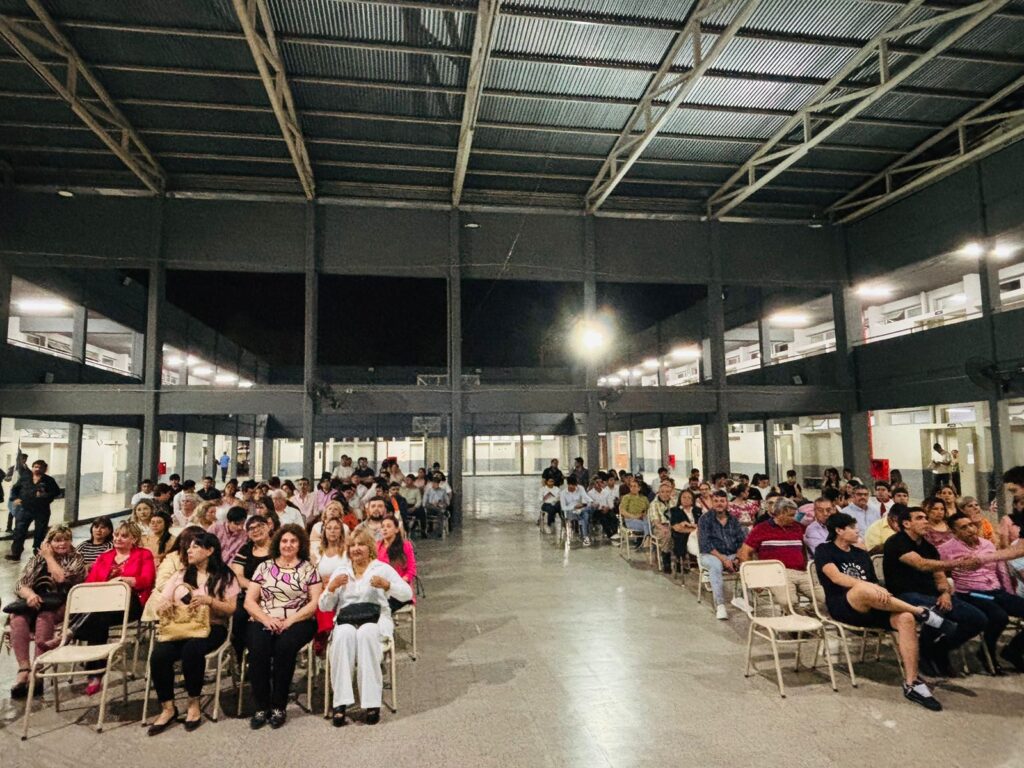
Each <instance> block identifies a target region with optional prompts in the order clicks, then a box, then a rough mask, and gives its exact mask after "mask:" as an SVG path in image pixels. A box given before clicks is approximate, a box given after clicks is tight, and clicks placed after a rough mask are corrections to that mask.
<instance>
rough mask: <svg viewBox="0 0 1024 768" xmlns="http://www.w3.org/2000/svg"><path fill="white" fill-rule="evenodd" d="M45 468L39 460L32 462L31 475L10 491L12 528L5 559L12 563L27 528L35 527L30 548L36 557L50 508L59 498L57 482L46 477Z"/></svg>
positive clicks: (15, 560)
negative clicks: (12, 534)
mask: <svg viewBox="0 0 1024 768" xmlns="http://www.w3.org/2000/svg"><path fill="white" fill-rule="evenodd" d="M46 468H47V464H46V462H45V461H43V460H42V459H37V460H36V461H33V462H32V474H31V475H29V476H28V478H27V479H25V480H19V481H18V482H17V483H15V484H14V487H13V488H12V489H11V496H12V497H13V498H14V518H15V525H14V537H13V539H12V541H11V553H10V554H9V555H6V558H7V559H8V560H11V561H13V562H18V561H19V560H21V553H22V552H23V551H24V550H25V538H26V537H27V536H28V527H29V525H31V524H33V523H34V524H35V535H34V536H33V540H32V545H33V550H34V551H35V552H36V553H38V552H39V547H40V546H41V545H42V543H43V540H44V539H45V538H46V531H47V529H48V528H49V526H50V504H52V503H53V500H54V499H55V498H57V497H58V496H59V495H60V488H59V487H58V486H57V481H56V480H54V479H53V478H52V477H50V476H49V475H48V474H46Z"/></svg>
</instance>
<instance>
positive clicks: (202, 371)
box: [192, 365, 213, 376]
mask: <svg viewBox="0 0 1024 768" xmlns="http://www.w3.org/2000/svg"><path fill="white" fill-rule="evenodd" d="M192 373H194V374H195V375H196V376H209V375H210V374H211V373H213V368H211V367H210V366H208V365H201V366H199V367H198V368H196V369H195V370H193V371H192Z"/></svg>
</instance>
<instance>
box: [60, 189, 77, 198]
mask: <svg viewBox="0 0 1024 768" xmlns="http://www.w3.org/2000/svg"><path fill="white" fill-rule="evenodd" d="M57 194H58V195H60V196H61V197H74V196H75V193H74V192H72V191H71V190H70V189H58V190H57Z"/></svg>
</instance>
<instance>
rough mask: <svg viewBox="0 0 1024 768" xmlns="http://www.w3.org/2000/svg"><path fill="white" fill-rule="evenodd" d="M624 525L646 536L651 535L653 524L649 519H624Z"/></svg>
mask: <svg viewBox="0 0 1024 768" xmlns="http://www.w3.org/2000/svg"><path fill="white" fill-rule="evenodd" d="M622 522H623V524H625V526H626V527H627V528H629V530H631V531H638V532H639V533H642V534H643V535H644V536H650V535H651V522H650V521H649V520H647V519H643V520H631V519H629V518H625V517H624V518H622Z"/></svg>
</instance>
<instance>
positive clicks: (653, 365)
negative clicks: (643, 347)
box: [640, 357, 658, 371]
mask: <svg viewBox="0 0 1024 768" xmlns="http://www.w3.org/2000/svg"><path fill="white" fill-rule="evenodd" d="M640 365H642V366H643V367H644V368H646V369H647V370H649V371H656V370H658V358H656V357H648V358H647V359H646V360H644V361H643V362H642V363H640Z"/></svg>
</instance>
